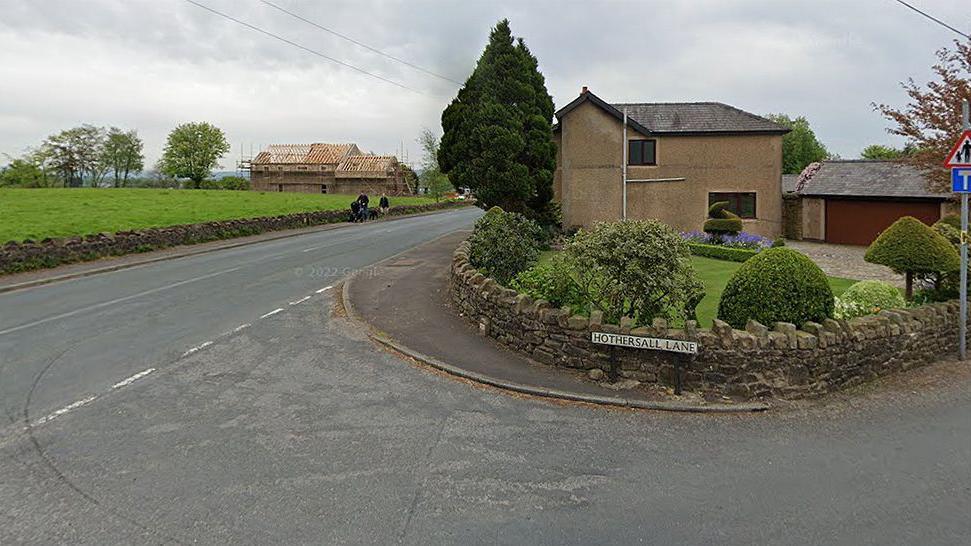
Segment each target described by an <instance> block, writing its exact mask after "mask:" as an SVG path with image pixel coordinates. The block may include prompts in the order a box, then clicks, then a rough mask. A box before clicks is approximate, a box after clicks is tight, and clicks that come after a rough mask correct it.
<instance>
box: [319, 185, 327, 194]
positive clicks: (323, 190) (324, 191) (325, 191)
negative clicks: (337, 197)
mask: <svg viewBox="0 0 971 546" xmlns="http://www.w3.org/2000/svg"><path fill="white" fill-rule="evenodd" d="M320 193H327V184H321V185H320Z"/></svg>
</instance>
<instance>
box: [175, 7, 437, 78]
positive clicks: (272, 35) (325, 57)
mask: <svg viewBox="0 0 971 546" xmlns="http://www.w3.org/2000/svg"><path fill="white" fill-rule="evenodd" d="M185 1H186V2H188V3H190V4H192V5H194V6H197V7H200V8H202V9H204V10H206V11H208V12H210V13H214V14H216V15H218V16H220V17H222V18H224V19H228V20H230V21H232V22H234V23H236V24H239V25H242V26H244V27H246V28H248V29H250V30H255V31H256V32H259V33H260V34H264V35H266V36H269V37H271V38H274V39H276V40H279V41H281V42H283V43H286V44H290V45H292V46H293V47H297V48H300V49H302V50H304V51H306V52H307V53H310V54H313V55H316V56H318V57H321V58H323V59H327V60H328V61H330V62H332V63H337V64H339V65H341V66H344V67H347V68H350V69H351V70H354V71H356V72H360V73H361V74H364V75H367V76H371V77H372V78H376V79H379V80H381V81H383V82H386V83H390V84H391V85H394V86H397V87H400V88H402V89H406V90H408V91H411V92H413V93H418V94H420V95H423V94H424V93H422V92H421V91H418V90H417V89H412V88H411V87H408V86H407V85H404V84H401V83H398V82H396V81H394V80H391V79H388V78H385V77H384V76H381V75H378V74H375V73H373V72H368V71H367V70H364V69H363V68H359V67H357V66H354V65H352V64H350V63H347V62H344V61H342V60H340V59H335V58H334V57H331V56H330V55H325V54H324V53H321V52H319V51H316V50H313V49H310V48H309V47H306V46H302V45H300V44H298V43H296V42H294V41H292V40H288V39H286V38H284V37H283V36H280V35H278V34H273V33H272V32H270V31H268V30H263V29H262V28H260V27H257V26H254V25H251V24H249V23H247V22H246V21H241V20H239V19H237V18H235V17H233V16H231V15H227V14H225V13H223V12H221V11H217V10H215V9H213V8H210V7H209V6H206V5H204V4H200V3H199V2H196V1H195V0H185Z"/></svg>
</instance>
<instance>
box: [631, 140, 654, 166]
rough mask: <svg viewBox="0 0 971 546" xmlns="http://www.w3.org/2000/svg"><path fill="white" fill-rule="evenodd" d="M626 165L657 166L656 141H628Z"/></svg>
mask: <svg viewBox="0 0 971 546" xmlns="http://www.w3.org/2000/svg"><path fill="white" fill-rule="evenodd" d="M627 164H628V165H657V141H656V140H630V141H628V142H627Z"/></svg>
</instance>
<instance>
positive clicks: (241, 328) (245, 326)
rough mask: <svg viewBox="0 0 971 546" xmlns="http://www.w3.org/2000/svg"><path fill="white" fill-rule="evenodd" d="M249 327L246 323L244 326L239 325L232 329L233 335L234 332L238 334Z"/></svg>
mask: <svg viewBox="0 0 971 546" xmlns="http://www.w3.org/2000/svg"><path fill="white" fill-rule="evenodd" d="M249 327H250V323H248V322H247V323H246V324H240V325H239V326H237V327H235V328H233V333H236V332H238V331H240V330H244V329H246V328H249Z"/></svg>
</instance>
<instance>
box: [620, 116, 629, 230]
mask: <svg viewBox="0 0 971 546" xmlns="http://www.w3.org/2000/svg"><path fill="white" fill-rule="evenodd" d="M623 146H624V162H623V164H621V166H620V168H621V171H622V172H623V176H622V177H621V183H622V184H623V188H621V195H622V196H623V197H622V198H621V205H620V210H621V216H620V217H621V219H622V220H626V219H627V107H626V106H625V107H624V142H623Z"/></svg>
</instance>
